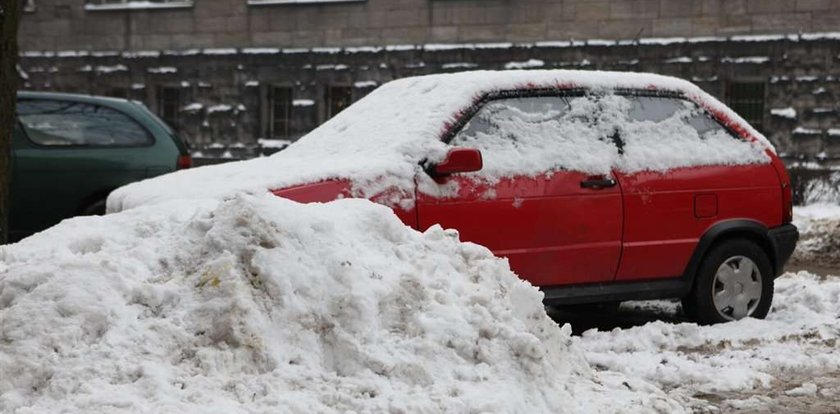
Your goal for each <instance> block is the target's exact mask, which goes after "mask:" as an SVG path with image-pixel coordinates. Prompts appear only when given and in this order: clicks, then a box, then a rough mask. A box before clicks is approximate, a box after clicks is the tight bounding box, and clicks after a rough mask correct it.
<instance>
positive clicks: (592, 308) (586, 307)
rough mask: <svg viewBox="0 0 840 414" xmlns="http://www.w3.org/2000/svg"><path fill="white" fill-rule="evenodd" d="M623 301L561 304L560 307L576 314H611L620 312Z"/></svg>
mask: <svg viewBox="0 0 840 414" xmlns="http://www.w3.org/2000/svg"><path fill="white" fill-rule="evenodd" d="M619 306H621V302H619V301H613V302H598V303H581V304H578V305H559V306H557V308H558V309H560V310H562V311H564V312H569V313H576V314H611V313H616V312H618V308H619Z"/></svg>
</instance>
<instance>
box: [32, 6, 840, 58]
mask: <svg viewBox="0 0 840 414" xmlns="http://www.w3.org/2000/svg"><path fill="white" fill-rule="evenodd" d="M86 1H96V0H34V5H35V8H34V11H33V12H29V13H27V14H26V15H25V16H24V19H23V24H22V27H21V36H20V38H21V49H22V50H65V49H68V50H146V49H151V50H167V49H186V48H194V47H198V48H219V47H251V46H270V47H315V46H362V45H374V46H376V45H383V44H423V43H463V42H535V41H543V40H566V39H572V38H574V39H596V38H603V39H634V38H638V37H670V36H720V35H733V34H761V33H799V32H824V31H835V30H838V28H840V0H367V1H364V0H362V1H351V2H340V3H336V2H332V3H320V4H319V3H315V4H275V5H260V6H257V5H249V4H248V0H195V2H194V5H193V6H191V7H186V8H167V9H157V10H143V9H134V10H108V11H104V10H87V9H86V7H85V5H86ZM189 1H190V0H187V3H189Z"/></svg>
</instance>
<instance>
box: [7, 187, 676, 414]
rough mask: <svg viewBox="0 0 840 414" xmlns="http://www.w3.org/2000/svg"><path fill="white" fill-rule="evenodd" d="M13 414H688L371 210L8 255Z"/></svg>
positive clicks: (226, 220) (463, 252)
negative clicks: (590, 356) (601, 365)
mask: <svg viewBox="0 0 840 414" xmlns="http://www.w3.org/2000/svg"><path fill="white" fill-rule="evenodd" d="M0 259H2V261H0V322H2V323H0V372H2V373H3V375H2V376H0V411H2V412H26V413H53V412H59V411H69V412H108V413H122V412H125V413H129V412H138V413H139V412H179V413H236V412H243V413H244V412H290V413H310V412H324V413H330V412H342V413H344V412H499V413H509V412H520V411H521V410H522V409H523V408H524V407H527V409H528V411H529V412H544V413H548V412H552V413H558V412H559V413H562V412H579V413H593V412H605V411H614V410H615V409H616V407H621V410H622V411H624V412H640V413H649V412H664V413H673V412H681V411H682V409H681V407H680V406H679V404H678V403H677V402H676V401H674V400H672V399H670V398H668V397H667V396H666V395H664V394H663V393H662V392H661V391H660V390H658V389H657V388H656V387H654V386H651V385H650V384H648V383H646V382H645V381H638V380H635V379H632V378H627V377H626V376H624V375H622V374H620V373H616V372H608V373H600V374H599V373H594V372H593V371H592V370H591V369H590V368H589V366H588V365H587V363H586V360H585V358H584V357H583V351H582V350H581V348H580V347H579V346H578V345H577V344H576V343H575V342H576V341H574V340H573V339H572V338H571V337H570V329H569V327H568V326H565V327H562V328H561V327H559V326H558V325H557V324H555V323H554V322H553V321H552V320H551V319H549V318H548V317H547V316H546V314H545V312H544V310H543V307H542V303H541V300H542V294H541V293H540V292H539V291H538V290H537V289H536V288H534V287H532V286H531V285H529V284H528V283H527V282H524V281H522V280H520V279H519V278H517V277H516V275H515V274H513V273H512V272H511V271H510V269H509V267H508V264H507V261H506V260H503V259H499V258H496V257H494V256H493V255H492V253H491V252H490V251H489V250H487V249H486V248H483V247H481V246H478V245H474V244H470V243H460V242H459V241H458V235H457V233H456V232H454V231H449V230H443V229H441V228H440V227H436V226H435V227H432V228H431V229H429V230H427V231H426V232H425V233H419V232H416V231H414V230H411V229H410V228H408V227H406V226H404V225H403V224H402V222H400V221H399V219H398V218H397V217H396V216H395V215H394V214H393V213H392V211H391V210H390V209H388V208H387V207H384V206H380V205H376V204H373V203H371V202H369V201H366V200H340V201H335V202H332V203H328V204H308V205H301V204H297V203H294V202H292V201H288V200H284V199H281V198H278V197H274V196H270V195H261V196H249V195H239V196H237V197H234V198H231V199H228V200H227V201H224V202H221V203H218V204H217V203H196V202H194V201H175V202H169V203H163V204H159V205H154V206H144V207H139V208H135V209H132V210H129V211H125V212H122V213H118V214H111V215H107V216H104V217H80V218H74V219H70V220H67V221H65V222H63V223H61V224H59V225H58V226H56V227H53V228H51V229H49V230H47V231H45V232H42V233H39V234H37V235H35V236H32V237H30V238H28V239H26V240H24V241H22V242H20V243H18V244H14V245H10V246H3V247H0Z"/></svg>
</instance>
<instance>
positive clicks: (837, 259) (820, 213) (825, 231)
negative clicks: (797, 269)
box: [790, 188, 840, 269]
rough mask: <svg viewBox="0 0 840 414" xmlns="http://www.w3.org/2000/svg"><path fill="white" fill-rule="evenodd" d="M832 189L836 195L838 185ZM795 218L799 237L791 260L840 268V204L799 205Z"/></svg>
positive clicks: (792, 262)
mask: <svg viewBox="0 0 840 414" xmlns="http://www.w3.org/2000/svg"><path fill="white" fill-rule="evenodd" d="M833 191H834V193H835V195H836V193H837V189H836V188H834V189H833ZM835 200H836V199H835ZM793 222H794V224H795V225H796V227H797V228H799V233H800V237H799V243H797V244H796V250H795V251H794V252H793V257H792V258H791V262H790V264H791V265H793V266H805V267H807V268H810V267H819V268H827V269H840V205H837V204H830V203H815V204H810V205H807V206H803V207H796V208H795V209H794V210H793Z"/></svg>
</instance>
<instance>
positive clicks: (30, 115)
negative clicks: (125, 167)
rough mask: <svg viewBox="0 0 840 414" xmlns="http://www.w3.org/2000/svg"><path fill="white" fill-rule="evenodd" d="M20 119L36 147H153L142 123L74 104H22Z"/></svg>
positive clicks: (26, 101)
mask: <svg viewBox="0 0 840 414" xmlns="http://www.w3.org/2000/svg"><path fill="white" fill-rule="evenodd" d="M17 111H18V118H19V119H20V123H21V125H23V128H24V130H25V132H26V136H27V137H28V138H29V139H30V140H32V142H34V143H35V144H38V145H43V146H51V147H73V146H91V147H134V146H145V145H150V144H152V142H153V140H152V137H151V135H150V134H149V132H148V131H146V129H145V128H143V127H142V126H141V125H140V124H139V123H137V122H136V121H134V120H133V119H131V118H130V117H129V116H127V115H125V114H123V113H122V112H119V111H117V110H114V109H111V108H107V107H104V106H100V105H95V104H88V103H82V102H71V101H52V100H22V101H19V102H18V105H17Z"/></svg>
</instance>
